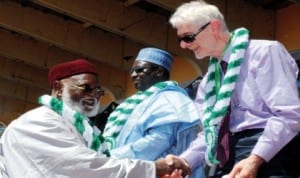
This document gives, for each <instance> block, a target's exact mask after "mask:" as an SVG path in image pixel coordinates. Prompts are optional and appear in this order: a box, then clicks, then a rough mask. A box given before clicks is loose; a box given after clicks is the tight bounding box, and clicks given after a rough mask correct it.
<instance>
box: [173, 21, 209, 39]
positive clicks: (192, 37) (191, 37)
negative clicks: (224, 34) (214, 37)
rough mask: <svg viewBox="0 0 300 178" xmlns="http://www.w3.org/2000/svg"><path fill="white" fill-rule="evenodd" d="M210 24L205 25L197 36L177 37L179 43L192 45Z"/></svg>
mask: <svg viewBox="0 0 300 178" xmlns="http://www.w3.org/2000/svg"><path fill="white" fill-rule="evenodd" d="M209 24H210V22H208V23H207V24H205V25H203V26H202V27H201V28H200V29H199V30H198V32H197V33H195V34H190V35H184V36H183V37H177V40H178V42H181V41H184V42H186V43H192V42H193V41H195V39H196V36H197V35H198V34H199V33H200V32H202V31H203V30H204V29H205V28H206V27H207V26H208V25H209Z"/></svg>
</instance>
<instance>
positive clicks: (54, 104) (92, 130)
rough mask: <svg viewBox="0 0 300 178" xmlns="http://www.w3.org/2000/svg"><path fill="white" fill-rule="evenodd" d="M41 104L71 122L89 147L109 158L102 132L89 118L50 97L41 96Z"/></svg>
mask: <svg viewBox="0 0 300 178" xmlns="http://www.w3.org/2000/svg"><path fill="white" fill-rule="evenodd" d="M39 103H40V104H42V105H45V106H47V107H49V108H50V109H52V110H53V111H55V112H56V113H58V114H59V115H61V116H62V117H63V118H65V119H67V120H70V121H71V123H73V125H74V126H75V128H76V129H77V131H78V132H79V133H80V134H81V135H82V136H83V138H84V140H85V141H86V142H87V143H88V147H89V148H90V149H92V150H95V151H97V152H99V153H104V154H106V155H107V156H109V152H108V151H107V147H106V144H103V143H102V142H103V140H104V139H103V137H102V136H101V131H100V130H99V129H98V128H97V127H96V126H95V125H94V126H92V125H91V124H90V123H89V122H88V121H89V119H88V118H87V117H85V116H83V115H82V114H80V113H79V112H77V111H75V110H73V109H71V108H70V107H69V106H68V105H66V104H64V103H63V102H62V101H61V100H59V99H57V98H55V97H52V96H50V95H43V96H40V97H39Z"/></svg>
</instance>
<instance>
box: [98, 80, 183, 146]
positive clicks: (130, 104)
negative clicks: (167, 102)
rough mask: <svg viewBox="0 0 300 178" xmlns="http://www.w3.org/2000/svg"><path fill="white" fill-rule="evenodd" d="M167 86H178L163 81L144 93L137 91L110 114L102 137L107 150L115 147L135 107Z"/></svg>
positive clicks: (174, 83)
mask: <svg viewBox="0 0 300 178" xmlns="http://www.w3.org/2000/svg"><path fill="white" fill-rule="evenodd" d="M167 86H178V83H177V82H175V81H165V82H160V83H156V84H155V85H153V86H151V87H150V88H149V89H147V90H145V91H139V92H137V93H136V94H134V95H132V96H131V97H129V98H127V99H126V100H125V101H124V102H123V103H121V104H120V105H119V106H118V107H117V108H116V109H115V110H114V112H112V113H111V114H110V116H109V117H108V120H107V124H106V126H105V129H104V133H103V137H104V139H105V142H106V143H107V144H108V149H109V150H110V149H113V148H115V146H116V138H117V137H118V135H119V133H120V132H121V130H122V128H123V126H124V125H125V123H126V121H127V119H128V117H129V116H130V115H131V113H132V111H133V110H134V109H135V107H136V106H137V105H138V104H140V103H141V102H142V101H144V100H145V99H146V98H148V97H149V96H151V95H152V94H154V93H156V92H158V91H160V90H161V89H164V88H165V87H167Z"/></svg>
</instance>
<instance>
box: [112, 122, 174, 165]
mask: <svg viewBox="0 0 300 178" xmlns="http://www.w3.org/2000/svg"><path fill="white" fill-rule="evenodd" d="M176 127H177V126H176V124H166V125H162V126H159V127H156V128H150V129H149V130H148V131H147V132H146V133H145V136H144V137H141V138H139V139H137V140H136V141H135V142H131V143H129V144H126V145H124V146H121V147H118V148H116V149H114V150H112V151H111V155H112V157H115V158H137V159H144V160H155V159H157V157H158V156H159V155H161V153H163V152H165V151H166V150H167V149H168V148H170V147H171V146H172V143H174V139H175V138H174V136H173V135H174V134H173V133H174V129H175V128H176ZM170 144H171V145H170Z"/></svg>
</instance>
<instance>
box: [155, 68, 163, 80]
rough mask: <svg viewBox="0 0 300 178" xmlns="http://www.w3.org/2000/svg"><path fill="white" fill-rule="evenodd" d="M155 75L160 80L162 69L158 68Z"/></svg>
mask: <svg viewBox="0 0 300 178" xmlns="http://www.w3.org/2000/svg"><path fill="white" fill-rule="evenodd" d="M155 75H156V76H157V77H158V78H161V77H162V76H163V75H164V69H163V68H161V67H158V68H157V70H156V71H155Z"/></svg>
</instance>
